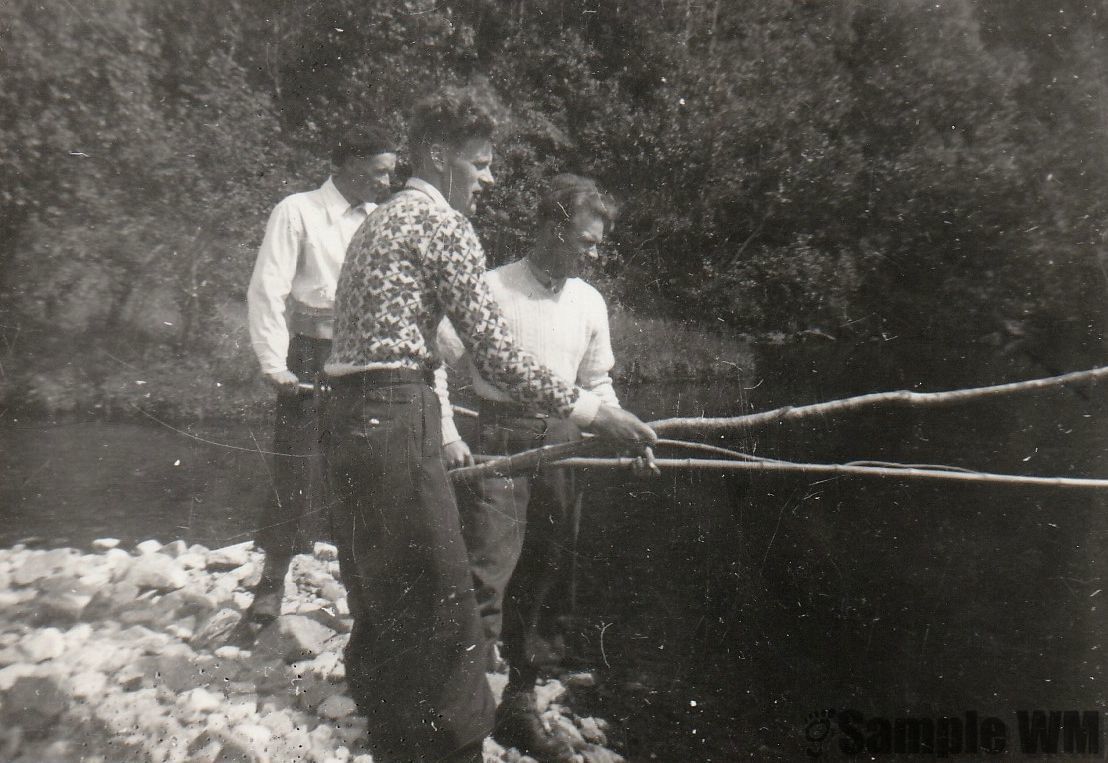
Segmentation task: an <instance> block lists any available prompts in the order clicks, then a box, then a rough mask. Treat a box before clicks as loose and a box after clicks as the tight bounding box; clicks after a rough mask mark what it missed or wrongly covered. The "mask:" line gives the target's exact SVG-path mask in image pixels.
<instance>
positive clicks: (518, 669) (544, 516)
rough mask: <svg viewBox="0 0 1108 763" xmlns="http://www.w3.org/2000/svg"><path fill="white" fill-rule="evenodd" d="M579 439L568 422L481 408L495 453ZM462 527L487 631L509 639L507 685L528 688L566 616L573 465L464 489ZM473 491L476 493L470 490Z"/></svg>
mask: <svg viewBox="0 0 1108 763" xmlns="http://www.w3.org/2000/svg"><path fill="white" fill-rule="evenodd" d="M580 438H581V432H580V430H579V429H578V428H577V427H576V426H575V425H574V424H573V423H572V422H570V421H569V420H567V419H561V418H555V417H551V418H536V417H532V416H512V415H500V414H496V413H492V412H490V411H489V410H488V409H486V408H483V409H482V411H481V440H480V449H481V451H482V452H484V453H486V454H489V455H510V454H513V453H519V452H520V451H524V450H529V449H531V448H538V447H541V446H543V445H554V444H557V443H562V442H571V441H574V440H578V439H580ZM459 489H460V491H461V493H460V499H459V502H460V505H461V507H462V531H463V533H464V535H465V541H466V547H467V549H468V551H469V560H470V570H471V572H472V575H473V581H474V588H475V591H476V594H477V605H478V608H479V610H480V612H481V620H482V625H483V627H484V629H485V635H486V637H487V638H488V639H489V640H490V642H492V643H495V642H496V640H497V639H502V640H503V642H504V657H505V658H506V659H507V660H508V666H509V683H510V685H511V686H512V687H513V688H521V689H530V688H531V687H532V686H533V685H534V683H535V679H536V678H537V677H538V672H539V668H540V667H541V666H542V665H543V664H544V663H547V662H550V661H552V660H555V659H557V658H558V656H559V655H557V654H556V651H557V650H556V649H554V650H552V649H551V644H552V643H553V642H555V641H556V636H557V630H558V629H557V619H558V617H559V616H561V615H563V614H568V611H567V610H568V608H567V607H566V599H567V596H566V595H565V591H564V586H565V581H566V575H565V567H566V561H567V557H568V554H567V552H566V548H567V545H568V541H569V539H570V538H572V523H573V520H574V516H575V511H574V504H575V500H576V497H577V495H576V489H575V484H574V478H573V471H572V470H571V469H557V468H554V469H551V468H545V469H538V470H536V471H535V472H533V473H530V474H522V475H514V476H512V477H490V478H487V479H482V480H480V481H478V482H477V483H476V484H473V485H471V486H467V487H461V488H459ZM467 492H468V493H470V494H468V495H467Z"/></svg>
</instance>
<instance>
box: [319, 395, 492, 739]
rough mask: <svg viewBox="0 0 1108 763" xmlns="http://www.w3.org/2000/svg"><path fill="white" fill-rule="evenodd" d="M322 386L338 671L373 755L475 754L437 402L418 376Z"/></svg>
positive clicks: (480, 682) (461, 577)
mask: <svg viewBox="0 0 1108 763" xmlns="http://www.w3.org/2000/svg"><path fill="white" fill-rule="evenodd" d="M332 384H333V387H332V389H331V391H330V392H329V393H328V395H327V398H326V402H325V404H324V414H323V421H324V458H325V464H326V470H327V477H328V479H329V482H330V486H331V490H332V491H333V492H332V494H333V495H334V497H335V498H336V499H337V501H336V503H335V505H334V506H332V508H331V520H332V533H333V537H334V539H335V542H336V544H337V546H338V549H339V564H340V568H341V571H342V580H343V583H344V584H345V586H346V589H347V600H348V602H349V604H350V611H351V614H352V615H353V616H354V627H353V631H352V632H351V634H350V641H349V642H348V644H347V647H346V652H345V659H346V677H347V681H348V683H349V685H350V689H351V693H352V695H353V697H354V699H355V700H356V701H357V702H358V705H359V709H360V710H361V711H362V712H363V713H364V714H365V715H366V716H367V718H368V719H369V742H370V746H371V748H372V750H373V756H374V760H378V759H380V760H383V761H408V760H416V761H440V760H450V761H455V760H471V759H475V760H480V745H481V742H482V741H483V739H484V738H485V737H486V736H487V735H488V734H489V732H490V731H491V729H492V717H493V712H494V702H493V697H492V693H491V692H490V690H489V686H488V682H487V679H486V677H485V657H484V655H485V640H484V634H483V633H482V631H481V623H480V620H479V618H478V615H477V605H476V602H475V600H474V597H473V584H472V579H471V578H470V574H469V566H468V561H467V557H466V550H465V543H464V541H463V540H462V532H461V526H460V523H459V519H458V509H457V504H456V502H455V499H454V491H453V488H452V487H451V485H450V482H449V478H448V477H447V474H446V468H445V464H444V463H443V459H442V430H441V422H440V418H439V403H438V398H437V397H436V396H435V394H434V392H433V391H432V389H431V388H430V387H429V386H427V385H426V384H421V383H396V384H381V383H379V382H374V383H372V384H370V383H366V384H355V383H351V382H345V383H343V382H341V377H340V378H339V379H337V380H334V381H333V382H332Z"/></svg>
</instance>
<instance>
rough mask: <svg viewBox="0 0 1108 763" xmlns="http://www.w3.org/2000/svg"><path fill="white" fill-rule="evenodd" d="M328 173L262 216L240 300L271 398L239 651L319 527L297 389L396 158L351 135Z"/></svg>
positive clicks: (312, 463) (315, 435) (314, 360)
mask: <svg viewBox="0 0 1108 763" xmlns="http://www.w3.org/2000/svg"><path fill="white" fill-rule="evenodd" d="M331 164H332V173H331V176H330V177H329V178H327V180H326V182H324V183H323V185H322V186H321V187H319V188H318V189H315V190H312V191H306V192H304V193H296V194H293V195H292V196H287V197H285V198H284V199H283V200H282V201H281V202H280V203H279V204H277V206H276V207H275V208H274V209H273V212H272V214H270V217H269V222H268V224H267V225H266V229H265V238H264V239H263V240H262V245H261V248H260V249H259V250H258V258H257V260H256V262H255V265H254V273H253V276H252V277H251V279H250V287H249V290H248V291H247V295H246V297H247V300H246V301H247V307H248V311H247V313H248V323H249V327H250V339H251V342H252V344H253V346H254V352H255V354H256V355H257V356H258V364H259V365H260V367H261V371H262V373H263V375H264V376H265V378H266V381H268V382H269V384H270V386H271V387H273V388H274V390H275V391H276V392H277V406H276V407H277V411H276V421H275V423H274V436H273V450H274V452H275V454H276V455H275V456H274V464H273V488H274V495H273V496H272V500H271V501H268V502H267V503H266V504H265V506H264V507H263V509H262V512H261V516H260V517H259V518H258V530H257V534H256V536H255V542H256V543H257V544H258V545H259V546H260V547H261V548H262V549H263V550H264V551H265V568H264V571H263V573H262V579H261V582H260V583H259V584H258V586H257V587H256V589H255V592H254V601H253V603H252V604H251V606H250V609H249V611H248V612H247V615H246V617H244V618H243V621H242V623H241V624H240V628H239V629H238V631H237V632H236V633H235V634H234V636H233V637H232V638H233V640H234V641H236V642H238V643H240V644H243V645H246V644H248V643H249V642H250V641H252V638H253V635H254V634H255V633H256V631H257V630H258V628H259V627H260V626H261V625H263V624H264V623H266V622H268V621H270V620H272V619H273V618H274V617H276V616H277V615H278V614H280V609H281V598H282V594H283V592H284V579H285V574H286V573H287V572H288V569H289V562H290V561H291V560H292V557H293V555H294V554H297V553H301V552H304V551H310V550H311V546H310V543H311V541H312V540H314V539H315V538H312V537H309V536H310V535H311V534H312V533H313V531H314V530H315V528H319V527H323V526H324V523H323V522H322V521H319V520H314V519H313V515H315V514H319V513H320V512H321V511H322V508H323V507H322V506H321V505H320V502H321V501H320V498H319V496H318V488H319V483H320V482H321V481H322V475H321V472H320V469H319V463H318V461H319V458H320V451H319V432H318V425H317V423H316V418H317V415H316V404H315V399H314V397H313V396H312V395H311V394H305V392H304V391H302V390H301V389H299V388H298V384H299V383H301V382H307V383H311V382H314V381H315V377H316V376H318V375H319V374H320V373H321V372H322V370H323V364H324V362H325V361H326V360H327V357H328V356H329V355H330V353H331V335H332V324H333V311H334V303H335V287H336V283H337V281H338V276H339V271H340V269H341V268H342V264H343V261H344V259H345V258H346V248H347V245H348V244H349V243H350V239H351V238H352V237H353V235H354V232H355V231H357V230H358V228H359V227H360V226H361V224H362V222H364V221H365V219H366V217H367V216H368V215H369V213H370V212H372V211H373V209H374V208H376V206H377V202H380V201H384V200H385V198H386V197H387V196H388V194H389V191H390V179H391V175H392V173H393V172H395V170H396V149H395V148H394V144H393V142H392V141H391V140H390V139H389V137H388V135H387V134H386V133H385V132H384V131H383V130H380V129H377V128H364V129H358V130H352V131H349V132H347V133H345V134H344V135H343V136H342V137H340V138H339V139H338V140H336V142H335V143H334V145H333V146H332V149H331Z"/></svg>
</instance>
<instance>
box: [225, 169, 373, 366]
mask: <svg viewBox="0 0 1108 763" xmlns="http://www.w3.org/2000/svg"><path fill="white" fill-rule="evenodd" d="M376 206H377V205H376V204H368V203H367V204H351V203H350V202H349V201H347V200H346V197H345V196H343V195H342V193H341V192H340V191H339V189H338V188H336V187H335V184H334V182H333V181H332V179H331V178H327V182H325V183H324V184H323V185H322V186H321V187H320V188H318V189H316V190H314V191H306V192H304V193H296V194H293V195H292V196H288V197H286V198H285V199H283V200H282V201H281V202H280V203H279V204H278V205H277V206H276V207H274V209H273V213H272V214H271V215H270V216H269V223H268V224H267V225H266V229H265V238H264V239H263V241H262V246H261V248H260V249H259V250H258V259H257V261H256V262H255V264H254V274H253V276H252V277H251V278H250V288H249V289H248V291H247V296H246V301H247V307H248V322H249V326H250V341H251V343H252V344H253V346H254V352H255V354H256V355H257V356H258V362H259V363H260V364H261V367H262V371H263V372H264V373H267V374H272V373H277V372H279V371H284V370H287V368H288V366H287V365H286V358H287V357H288V350H289V336H290V334H305V335H307V336H312V337H315V338H317V339H330V338H331V327H332V316H333V312H334V305H335V285H336V284H337V283H338V277H339V270H340V269H341V268H342V263H343V260H344V259H345V257H346V247H347V245H348V244H349V243H350V239H351V238H352V237H353V236H354V232H355V231H356V230H358V227H359V226H360V225H361V224H362V222H364V221H365V218H366V216H367V215H368V214H369V213H370V212H371V211H372V210H373V209H374V208H375V207H376ZM290 297H291V300H290Z"/></svg>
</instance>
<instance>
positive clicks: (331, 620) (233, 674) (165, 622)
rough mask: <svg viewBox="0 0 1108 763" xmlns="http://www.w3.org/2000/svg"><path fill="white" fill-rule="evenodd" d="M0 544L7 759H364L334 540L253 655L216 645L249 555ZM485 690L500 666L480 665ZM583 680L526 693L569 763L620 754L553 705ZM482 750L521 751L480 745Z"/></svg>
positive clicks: (0, 691)
mask: <svg viewBox="0 0 1108 763" xmlns="http://www.w3.org/2000/svg"><path fill="white" fill-rule="evenodd" d="M94 546H95V551H94V552H93V553H82V552H80V551H78V550H75V549H68V548H62V549H52V550H33V549H27V548H24V547H22V546H14V547H12V548H10V549H0V612H2V613H3V614H2V615H0V760H2V761H13V762H15V763H67V762H68V761H74V762H75V763H76V762H77V761H82V762H83V763H125V762H129V761H151V762H152V763H166V762H169V761H188V762H189V763H216V762H217V761H219V762H220V763H223V762H229V761H251V762H252V763H267V762H268V763H283V762H284V761H290V762H291V761H298V762H304V763H345V762H346V761H353V762H354V763H371V761H372V758H371V756H370V755H369V754H368V752H367V751H366V750H365V748H364V747H363V745H362V740H363V738H364V733H365V724H364V721H363V719H361V718H360V717H359V716H358V715H357V714H356V712H355V706H354V702H353V700H352V699H351V698H350V697H349V696H348V694H347V692H346V686H345V684H344V671H343V664H342V659H341V655H342V648H343V645H344V644H345V642H346V638H347V634H348V632H349V630H350V618H349V610H348V609H347V606H346V598H345V591H344V589H343V587H342V585H341V584H340V583H339V581H338V562H337V561H336V559H335V550H334V548H333V547H332V546H328V545H326V544H316V547H315V552H314V553H313V554H312V555H311V556H299V557H297V558H296V559H295V560H294V563H293V567H292V569H291V571H290V580H289V582H288V585H287V587H286V596H285V601H284V606H283V610H282V615H281V617H280V618H278V620H277V621H276V622H274V623H273V624H272V625H270V626H269V627H268V628H266V629H265V630H264V631H262V633H260V634H259V637H258V640H257V642H256V644H255V647H254V649H252V650H250V651H245V650H240V649H237V648H235V647H231V646H224V645H223V644H224V641H225V639H226V637H227V635H228V634H229V632H230V631H231V630H232V629H233V628H234V627H235V625H236V624H237V623H238V621H239V619H240V617H241V616H242V611H243V610H244V609H245V607H246V606H247V605H248V604H249V603H250V594H249V593H248V591H249V589H250V588H251V586H252V585H253V584H254V583H256V582H257V578H258V576H259V574H260V571H261V556H260V554H258V553H256V552H254V551H253V550H252V547H251V544H249V543H247V544H241V545H238V546H231V547H228V548H223V549H215V550H209V549H207V548H204V547H202V546H197V545H193V546H189V545H187V544H186V543H184V542H182V541H175V542H173V543H170V544H168V545H162V544H161V543H159V542H158V541H153V540H150V541H144V542H142V543H140V544H138V545H137V546H136V547H135V549H133V550H132V551H126V550H123V549H121V548H119V544H118V542H117V541H114V540H112V539H102V540H99V541H96V543H95V544H94ZM489 680H490V683H491V684H492V686H493V689H494V691H495V692H496V693H498V694H499V692H500V690H502V688H503V685H504V682H505V681H506V676H504V675H502V674H490V676H489ZM591 685H592V676H591V675H589V674H587V673H578V674H572V675H567V676H563V680H562V681H558V680H549V681H548V682H547V683H546V684H544V685H543V686H541V687H539V691H538V695H539V705H540V709H541V710H542V712H543V718H544V722H545V723H548V724H549V726H550V728H551V730H552V731H553V733H556V734H559V735H562V736H564V737H565V738H567V739H568V740H570V741H571V743H573V745H574V747H575V749H577V750H578V751H579V753H580V756H581V760H582V761H591V762H592V763H600V762H602V761H603V762H611V761H619V760H622V759H621V758H620V757H619V756H618V755H617V754H615V753H614V752H612V751H611V750H608V749H606V748H605V747H604V746H603V745H604V744H606V742H607V739H606V734H605V728H606V724H605V723H604V722H603V721H602V720H600V719H597V718H589V717H585V718H582V717H579V716H577V715H575V714H574V713H573V712H572V711H571V710H570V709H569V707H568V705H567V703H568V701H569V698H570V696H571V694H572V692H573V691H574V690H575V689H577V690H587V687H589V686H591ZM485 760H486V761H487V762H488V761H526V760H529V758H526V757H522V756H520V754H519V753H518V752H517V751H515V750H505V749H503V748H502V747H500V746H499V745H497V744H496V743H495V742H494V741H492V740H491V739H490V740H488V741H487V742H486V746H485Z"/></svg>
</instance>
